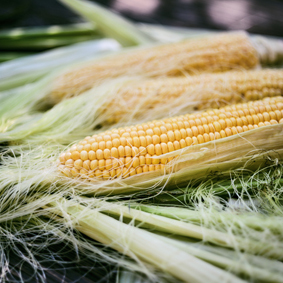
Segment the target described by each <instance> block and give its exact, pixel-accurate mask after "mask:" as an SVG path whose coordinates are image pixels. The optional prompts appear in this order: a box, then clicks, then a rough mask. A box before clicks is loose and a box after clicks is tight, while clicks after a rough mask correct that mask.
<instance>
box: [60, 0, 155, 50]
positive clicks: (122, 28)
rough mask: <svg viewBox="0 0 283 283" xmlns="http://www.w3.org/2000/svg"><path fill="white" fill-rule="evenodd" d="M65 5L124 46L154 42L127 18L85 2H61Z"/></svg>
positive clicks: (69, 0) (63, 0)
mask: <svg viewBox="0 0 283 283" xmlns="http://www.w3.org/2000/svg"><path fill="white" fill-rule="evenodd" d="M60 1H61V2H62V3H63V4H65V5H66V6H68V7H69V8H71V9H72V10H74V11H75V12H77V13H78V14H80V15H81V16H82V17H84V18H85V19H86V20H88V21H90V22H91V23H94V24H95V25H96V26H97V29H98V30H99V31H101V32H102V33H103V34H104V35H106V36H109V37H111V38H114V39H116V40H117V41H118V42H119V43H121V45H122V46H132V45H139V44H147V43H151V42H154V40H153V39H152V38H151V37H150V36H149V35H148V34H145V33H143V32H142V31H141V30H139V29H138V28H137V27H136V26H135V25H134V24H133V23H130V21H128V20H126V19H125V18H123V17H121V16H119V15H117V14H115V13H113V12H110V11H109V10H107V9H105V8H103V7H102V6H100V5H98V4H96V3H94V2H89V1H85V0H83V1H82V0H81V1H78V0H60Z"/></svg>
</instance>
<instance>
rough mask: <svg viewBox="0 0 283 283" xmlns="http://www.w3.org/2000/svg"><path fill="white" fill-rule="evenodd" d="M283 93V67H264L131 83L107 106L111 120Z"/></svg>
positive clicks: (122, 88)
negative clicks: (281, 68) (175, 108)
mask: <svg viewBox="0 0 283 283" xmlns="http://www.w3.org/2000/svg"><path fill="white" fill-rule="evenodd" d="M280 95H283V70H279V69H277V70H275V69H262V70H249V71H230V72H225V73H217V74H202V75H199V76H189V77H170V78H155V79H147V80H142V81H140V82H136V81H135V82H133V83H128V84H126V85H124V86H123V87H121V88H120V89H119V90H117V93H116V95H114V96H113V99H112V101H110V103H109V105H107V106H106V107H105V109H106V111H109V117H111V118H109V119H108V122H109V123H113V122H114V123H115V122H118V121H121V120H122V119H123V118H127V119H128V118H129V117H131V116H132V118H135V119H140V118H141V119H143V118H144V117H145V116H147V115H149V116H150V115H151V114H153V115H155V116H156V115H157V113H158V112H160V109H162V113H166V112H169V111H170V109H171V108H172V107H173V106H174V107H180V106H182V107H186V106H187V107H188V110H202V109H205V108H210V107H212V108H219V107H223V106H225V105H227V104H231V103H239V102H247V101H253V100H258V99H262V98H264V97H273V96H280Z"/></svg>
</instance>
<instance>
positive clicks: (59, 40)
mask: <svg viewBox="0 0 283 283" xmlns="http://www.w3.org/2000/svg"><path fill="white" fill-rule="evenodd" d="M99 38H101V36H98V35H76V36H69V35H61V36H60V37H57V36H55V37H51V36H50V37H37V38H32V39H29V38H23V39H12V40H10V39H2V40H1V41H0V50H12V51H13V50H15V51H17V50H23V51H25V50H27V51H28V50H32V51H42V50H46V49H51V48H56V47H61V46H66V45H71V44H74V43H79V42H83V41H88V40H93V39H99Z"/></svg>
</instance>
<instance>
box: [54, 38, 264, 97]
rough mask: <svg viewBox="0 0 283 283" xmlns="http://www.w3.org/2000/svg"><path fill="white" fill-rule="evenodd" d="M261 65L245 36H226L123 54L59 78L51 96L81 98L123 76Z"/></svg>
mask: <svg viewBox="0 0 283 283" xmlns="http://www.w3.org/2000/svg"><path fill="white" fill-rule="evenodd" d="M258 65H259V59H258V53H257V50H256V49H255V48H254V47H253V45H252V43H251V41H250V39H249V37H248V35H247V34H246V33H244V32H234V33H223V34H219V35H213V36H208V37H204V38H198V39H190V40H185V41H182V42H178V43H171V44H166V45H162V46H154V47H149V48H143V49H138V50H132V51H127V52H123V53H121V54H118V55H115V56H109V57H107V58H104V59H102V60H97V61H95V62H93V63H91V64H88V65H86V66H84V67H80V68H76V69H72V70H71V71H68V72H66V73H64V74H62V75H61V76H59V77H58V78H57V79H56V80H55V82H54V84H53V86H52V90H51V93H50V96H51V99H52V100H53V101H54V102H58V101H60V100H61V99H62V98H64V97H66V96H67V97H70V96H74V95H78V94H80V93H82V92H83V91H85V90H88V89H90V88H91V87H92V86H93V85H94V84H95V83H97V82H100V81H101V80H105V79H107V78H113V77H118V76H121V75H143V76H164V75H167V76H168V75H169V76H176V75H181V74H199V73H203V72H223V71H227V70H231V69H241V70H242V69H251V68H255V67H256V66H258Z"/></svg>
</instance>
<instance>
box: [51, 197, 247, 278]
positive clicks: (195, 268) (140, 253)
mask: <svg viewBox="0 0 283 283" xmlns="http://www.w3.org/2000/svg"><path fill="white" fill-rule="evenodd" d="M50 205H51V207H52V208H53V209H52V208H51V209H50V211H53V213H55V214H59V215H61V216H63V217H64V218H69V217H70V220H71V221H74V224H75V227H76V229H78V230H79V231H81V232H83V233H84V234H86V235H88V236H89V237H91V238H94V239H98V240H99V241H101V242H103V243H104V244H107V245H109V246H110V247H113V248H114V249H116V250H118V251H120V252H121V253H123V254H127V255H129V256H130V257H133V258H135V259H136V260H138V259H139V258H141V259H142V260H145V261H147V262H150V263H151V264H152V265H155V266H156V267H158V268H159V269H161V270H163V271H165V272H168V273H170V274H172V275H173V276H175V277H177V278H179V279H181V280H182V281H184V282H191V281H193V282H207V280H208V279H209V280H210V281H211V280H212V281H211V282H219V280H220V281H221V280H227V282H229V281H230V280H231V282H242V280H240V279H237V278H236V277H234V276H233V275H231V274H229V273H226V272H224V271H221V270H220V269H218V268H215V267H213V266H211V265H209V264H206V263H205V262H202V261H200V260H198V259H197V258H194V257H192V256H190V255H189V254H187V253H184V252H183V251H182V250H181V249H176V248H174V246H173V245H166V244H165V243H166V241H164V240H161V239H160V238H159V237H156V236H154V235H153V234H151V233H149V232H146V231H144V230H141V229H139V228H135V227H134V226H131V225H127V224H123V223H121V222H120V221H117V220H115V219H113V218H111V217H109V216H106V215H104V214H102V213H100V212H98V211H96V210H92V209H88V208H87V207H83V206H80V205H78V204H76V203H72V202H70V201H66V200H64V201H63V202H59V203H50ZM66 213H67V214H66ZM72 219H73V220H72ZM186 262H190V264H189V265H187V264H184V263H186ZM203 268H205V269H206V270H207V271H208V270H209V272H208V273H209V274H207V275H205V274H203V272H202V271H203Z"/></svg>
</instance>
